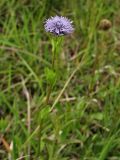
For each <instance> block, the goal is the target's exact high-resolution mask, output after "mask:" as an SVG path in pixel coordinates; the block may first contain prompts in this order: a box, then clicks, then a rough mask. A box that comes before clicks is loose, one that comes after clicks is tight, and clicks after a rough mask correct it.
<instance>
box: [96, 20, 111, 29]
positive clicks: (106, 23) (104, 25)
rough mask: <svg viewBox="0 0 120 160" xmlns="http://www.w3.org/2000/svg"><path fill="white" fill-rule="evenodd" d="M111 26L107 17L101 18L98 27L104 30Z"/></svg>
mask: <svg viewBox="0 0 120 160" xmlns="http://www.w3.org/2000/svg"><path fill="white" fill-rule="evenodd" d="M111 27H112V23H111V21H109V20H108V19H102V20H101V21H100V24H99V28H100V29H101V30H104V31H106V30H109V29H110V28H111Z"/></svg>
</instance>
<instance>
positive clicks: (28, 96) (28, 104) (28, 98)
mask: <svg viewBox="0 0 120 160" xmlns="http://www.w3.org/2000/svg"><path fill="white" fill-rule="evenodd" d="M22 84H23V90H24V94H25V96H26V100H27V126H28V135H29V136H30V133H31V104H30V94H29V92H28V90H27V88H26V85H25V81H24V79H23V78H22ZM30 150H31V146H30V142H29V143H28V155H30ZM29 158H30V156H29Z"/></svg>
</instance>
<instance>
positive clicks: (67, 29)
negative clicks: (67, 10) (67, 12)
mask: <svg viewBox="0 0 120 160" xmlns="http://www.w3.org/2000/svg"><path fill="white" fill-rule="evenodd" d="M44 27H45V30H46V32H51V33H53V34H54V35H58V36H62V35H67V34H70V33H72V32H73V31H74V28H73V26H72V21H70V20H69V19H68V18H66V17H62V16H55V17H51V18H49V19H48V20H46V22H45V25H44Z"/></svg>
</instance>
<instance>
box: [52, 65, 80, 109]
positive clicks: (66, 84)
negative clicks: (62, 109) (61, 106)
mask: <svg viewBox="0 0 120 160" xmlns="http://www.w3.org/2000/svg"><path fill="white" fill-rule="evenodd" d="M79 68H80V64H79V65H78V66H77V68H76V69H75V70H74V71H73V72H72V74H71V75H70V77H69V78H68V80H67V81H66V83H65V85H64V87H63V89H62V90H61V92H60V93H59V95H58V96H57V98H56V99H55V101H54V103H53V105H52V107H51V109H50V112H51V111H52V110H53V109H54V107H55V105H56V104H57V102H58V101H59V99H60V97H61V96H62V94H63V93H64V91H65V89H66V88H67V86H68V84H69V83H70V81H71V79H72V77H73V76H74V75H75V73H76V72H77V71H78V69H79Z"/></svg>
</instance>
